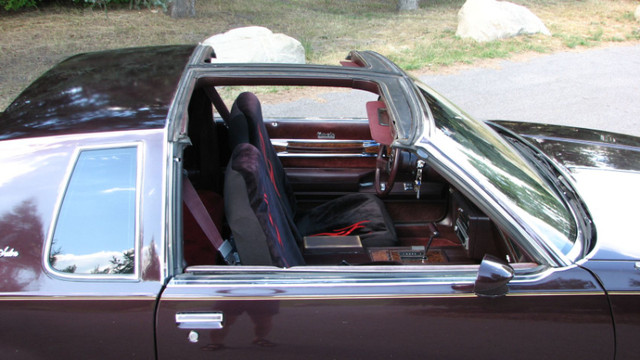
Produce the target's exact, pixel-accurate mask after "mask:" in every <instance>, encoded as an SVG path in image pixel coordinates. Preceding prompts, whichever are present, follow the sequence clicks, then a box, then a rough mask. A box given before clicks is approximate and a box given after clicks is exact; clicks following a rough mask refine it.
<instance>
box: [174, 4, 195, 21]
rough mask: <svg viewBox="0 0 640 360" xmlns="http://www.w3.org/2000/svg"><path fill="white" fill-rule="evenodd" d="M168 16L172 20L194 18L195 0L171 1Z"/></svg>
mask: <svg viewBox="0 0 640 360" xmlns="http://www.w3.org/2000/svg"><path fill="white" fill-rule="evenodd" d="M169 15H170V16H171V17H172V18H174V19H179V18H188V17H195V16H196V0H173V1H172V2H171V5H170V7H169Z"/></svg>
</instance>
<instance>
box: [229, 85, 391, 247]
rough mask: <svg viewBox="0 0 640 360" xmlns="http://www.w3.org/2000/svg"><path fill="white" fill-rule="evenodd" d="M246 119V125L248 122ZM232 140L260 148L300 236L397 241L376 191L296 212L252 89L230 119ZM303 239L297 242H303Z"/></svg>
mask: <svg viewBox="0 0 640 360" xmlns="http://www.w3.org/2000/svg"><path fill="white" fill-rule="evenodd" d="M243 122H246V125H245V123H243ZM228 125H229V135H230V137H231V143H242V142H243V141H246V140H245V139H247V136H246V133H244V132H246V131H248V141H249V142H250V143H251V144H253V145H254V146H255V147H256V148H257V149H258V150H260V152H261V154H262V157H263V160H264V162H265V166H266V168H267V174H268V177H269V180H270V181H271V183H272V184H273V186H274V188H275V190H276V195H277V197H278V198H279V199H280V201H281V202H282V208H283V210H284V211H285V212H286V215H287V217H288V218H289V219H291V221H293V222H294V223H295V225H294V226H295V229H296V230H297V231H298V232H299V234H300V235H301V237H304V236H310V235H334V236H340V235H359V236H360V239H361V241H362V244H363V245H364V246H365V247H384V246H394V245H396V244H397V241H398V240H397V236H396V232H395V229H394V227H393V222H392V221H391V217H390V216H389V214H388V213H387V211H386V209H385V207H384V203H383V202H382V201H381V200H380V199H379V198H378V197H376V196H375V195H373V194H361V193H354V194H349V195H346V196H342V197H340V198H337V199H334V200H331V201H328V202H326V203H324V204H322V205H320V206H318V207H316V208H314V209H311V210H310V211H307V212H304V213H297V211H296V200H295V196H294V193H293V189H292V187H291V185H290V184H289V182H288V180H287V177H286V173H285V170H284V167H283V166H282V163H281V162H280V159H279V158H278V156H277V153H276V151H275V149H274V148H273V145H271V139H270V138H269V134H268V133H267V130H266V127H265V125H264V121H263V118H262V109H261V106H260V101H259V100H258V98H257V97H256V96H255V95H254V94H253V93H250V92H245V93H242V94H240V95H239V96H238V98H237V99H236V101H235V102H234V104H233V107H232V109H231V115H230V119H229V123H228ZM301 237H300V238H298V239H297V241H300V239H301Z"/></svg>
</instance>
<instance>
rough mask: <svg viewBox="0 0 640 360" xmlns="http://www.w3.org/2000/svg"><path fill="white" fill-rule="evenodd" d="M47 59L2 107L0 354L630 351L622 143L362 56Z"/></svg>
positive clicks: (633, 242)
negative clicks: (496, 107)
mask: <svg viewBox="0 0 640 360" xmlns="http://www.w3.org/2000/svg"><path fill="white" fill-rule="evenodd" d="M341 65H342V66H321V65H291V64H224V63H219V62H217V61H216V59H215V54H214V52H213V50H212V49H211V48H210V47H206V46H197V47H194V46H167V47H151V48H137V49H124V50H117V51H106V52H98V53H90V54H82V55H78V56H75V57H72V58H69V59H67V60H65V61H63V62H62V63H60V64H58V65H57V66H55V67H54V68H53V69H51V70H50V71H48V72H47V73H45V74H44V75H43V76H42V77H40V78H39V79H38V80H36V81H35V82H34V83H33V84H32V85H31V86H30V87H28V88H27V89H26V90H25V91H24V92H23V93H22V94H21V95H20V96H18V98H17V99H16V100H15V101H14V102H13V103H12V104H11V105H10V106H9V107H8V108H7V109H6V110H5V111H4V112H3V113H2V114H1V115H0V166H1V169H2V170H1V171H0V199H1V201H0V318H2V325H0V329H1V332H0V334H1V335H0V354H2V355H1V357H2V358H3V359H9V358H10V359H40V358H54V359H63V358H64V359H66V358H83V359H85V358H90V359H93V358H108V359H120V358H139V359H152V358H157V359H181V358H184V359H200V358H202V359H204V358H216V359H247V358H260V359H278V360H282V359H301V358H303V359H316V358H317V359H367V360H370V359H390V358H394V359H413V358H416V359H417V358H420V359H423V358H430V359H470V358H477V359H512V358H515V359H523V358H526V359H530V358H536V359H577V358H580V359H614V358H615V359H635V358H636V356H637V354H638V353H639V352H640V341H639V340H640V314H639V312H640V297H638V295H639V294H640V292H639V289H640V239H639V238H638V235H634V234H635V233H634V232H633V231H631V230H630V228H629V227H628V225H630V224H633V222H635V221H637V219H636V217H637V215H638V211H637V210H633V209H634V208H633V207H632V206H630V205H632V204H634V203H638V202H640V191H638V187H637V184H638V183H639V182H640V139H638V138H635V137H631V136H625V135H620V134H613V133H605V132H601V131H591V130H585V129H575V128H565V127H558V126H549V125H541V124H529V123H517V122H505V121H493V122H482V121H477V120H474V119H472V118H470V117H469V116H467V115H466V114H465V113H464V112H462V111H460V110H459V109H457V108H456V107H455V106H454V105H452V104H451V103H449V102H448V101H447V100H446V99H444V98H442V97H441V96H440V95H438V94H437V93H436V92H434V91H433V90H432V89H430V88H429V87H427V86H425V85H424V84H421V83H419V82H418V81H416V80H415V79H413V78H411V77H409V76H408V75H407V74H405V73H404V72H403V71H402V70H400V69H399V68H398V67H397V66H395V65H394V64H393V63H391V62H390V61H389V60H387V59H385V58H384V57H382V56H380V55H379V54H376V53H373V52H358V51H353V52H351V53H350V54H349V56H348V57H347V60H345V61H344V62H342V64H341Z"/></svg>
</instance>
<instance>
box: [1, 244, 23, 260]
mask: <svg viewBox="0 0 640 360" xmlns="http://www.w3.org/2000/svg"><path fill="white" fill-rule="evenodd" d="M18 256H20V253H19V252H18V251H16V249H14V248H10V247H8V246H7V247H5V248H4V249H0V258H5V257H7V258H10V257H12V258H13V257H18Z"/></svg>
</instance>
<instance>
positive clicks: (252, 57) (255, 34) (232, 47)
mask: <svg viewBox="0 0 640 360" xmlns="http://www.w3.org/2000/svg"><path fill="white" fill-rule="evenodd" d="M203 44H205V45H210V46H211V47H213V50H214V51H215V53H216V60H215V61H216V62H224V63H231V62H234V63H236V62H239V63H244V62H253V63H293V64H304V63H305V52H304V47H303V46H302V44H301V43H300V42H299V41H298V40H296V39H294V38H292V37H289V36H287V35H284V34H274V33H273V32H272V31H271V30H269V29H267V28H264V27H260V26H250V27H243V28H236V29H233V30H229V31H227V32H226V33H224V34H217V35H213V36H211V37H209V38H208V39H206V40H205V41H204V42H203Z"/></svg>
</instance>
